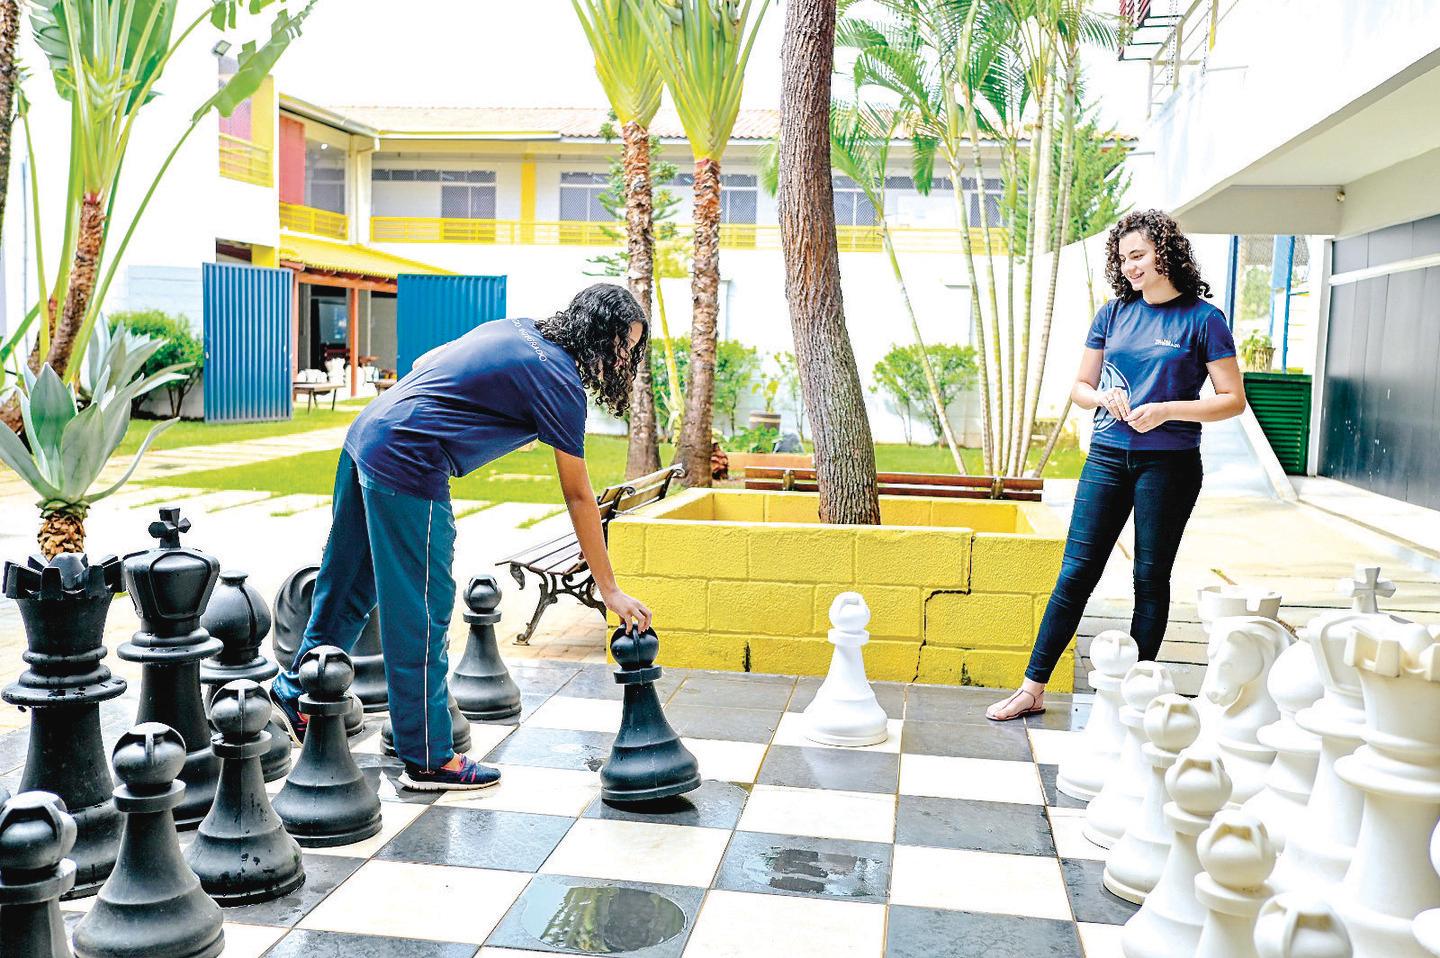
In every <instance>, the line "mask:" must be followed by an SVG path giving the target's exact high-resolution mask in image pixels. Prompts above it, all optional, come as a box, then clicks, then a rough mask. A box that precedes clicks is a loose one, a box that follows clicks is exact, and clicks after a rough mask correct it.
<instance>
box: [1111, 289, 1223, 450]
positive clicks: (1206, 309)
mask: <svg viewBox="0 0 1440 958" xmlns="http://www.w3.org/2000/svg"><path fill="white" fill-rule="evenodd" d="M1085 345H1086V346H1087V347H1089V348H1090V349H1101V350H1104V351H1105V364H1104V366H1102V367H1101V371H1100V385H1099V386H1098V387H1097V388H1098V389H1099V390H1100V391H1101V392H1104V391H1105V390H1107V389H1112V388H1114V387H1116V386H1119V387H1120V388H1121V389H1123V390H1125V391H1126V393H1128V394H1129V397H1130V408H1131V409H1134V408H1135V407H1136V406H1140V405H1143V404H1144V403H1152V402H1171V401H1181V400H1192V399H1199V398H1200V387H1201V385H1203V384H1204V382H1205V378H1206V377H1207V376H1208V375H1209V370H1208V369H1206V366H1205V364H1206V363H1210V362H1214V361H1215V360H1217V359H1224V358H1226V357H1227V356H1234V355H1235V338H1234V337H1233V336H1232V335H1231V334H1230V327H1228V326H1227V325H1226V324H1225V314H1224V313H1222V312H1220V310H1219V309H1218V308H1216V307H1215V306H1212V305H1211V304H1209V303H1207V302H1205V301H1204V300H1203V299H1201V298H1200V297H1198V296H1195V295H1193V294H1190V293H1182V294H1180V295H1179V296H1177V297H1176V298H1175V299H1172V300H1169V301H1167V302H1164V303H1160V304H1159V305H1157V306H1152V305H1151V304H1149V303H1147V302H1145V298H1144V297H1143V296H1136V297H1135V298H1134V299H1132V300H1129V301H1126V300H1122V299H1112V300H1110V302H1108V303H1106V304H1105V305H1104V306H1102V307H1100V312H1098V313H1096V314H1095V321H1094V322H1093V323H1091V324H1090V335H1089V336H1087V337H1086V338H1085ZM1091 442H1096V443H1100V444H1101V445H1104V446H1118V447H1120V448H1121V449H1194V448H1195V447H1196V446H1199V445H1200V424H1199V423H1198V422H1177V421H1174V420H1172V421H1170V422H1167V423H1165V424H1164V425H1161V426H1157V427H1156V428H1154V429H1152V430H1150V431H1149V432H1145V433H1141V432H1136V431H1135V430H1134V429H1133V428H1132V427H1131V426H1130V425H1128V424H1127V423H1124V422H1121V421H1120V420H1118V419H1116V418H1115V417H1114V416H1112V415H1110V412H1109V411H1108V410H1107V409H1106V408H1105V407H1104V406H1099V407H1097V408H1096V409H1095V433H1094V435H1093V437H1092V438H1091Z"/></svg>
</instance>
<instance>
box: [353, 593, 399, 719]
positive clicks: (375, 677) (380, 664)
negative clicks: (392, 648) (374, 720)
mask: <svg viewBox="0 0 1440 958" xmlns="http://www.w3.org/2000/svg"><path fill="white" fill-rule="evenodd" d="M350 661H351V662H352V663H353V664H354V666H355V682H354V684H352V685H351V686H350V694H351V695H353V696H355V697H356V698H357V699H359V700H360V708H361V711H363V712H365V713H366V714H369V713H371V712H383V711H385V710H386V709H388V708H389V707H390V690H389V687H388V686H387V685H386V684H385V655H384V650H383V648H382V647H381V645H380V610H379V609H371V610H370V615H369V617H368V618H366V620H365V626H364V628H362V629H361V630H360V638H359V639H357V640H356V642H355V649H354V651H353V652H351V653H350Z"/></svg>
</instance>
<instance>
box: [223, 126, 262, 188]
mask: <svg viewBox="0 0 1440 958" xmlns="http://www.w3.org/2000/svg"><path fill="white" fill-rule="evenodd" d="M220 175H221V176H225V177H229V178H230V179H232V180H239V181H240V182H242V183H253V184H255V185H256V186H269V185H270V182H271V178H270V151H269V150H268V149H266V148H265V147H263V146H260V145H259V144H258V143H251V142H250V141H249V140H242V139H240V137H238V136H231V135H230V134H228V133H221V134H220Z"/></svg>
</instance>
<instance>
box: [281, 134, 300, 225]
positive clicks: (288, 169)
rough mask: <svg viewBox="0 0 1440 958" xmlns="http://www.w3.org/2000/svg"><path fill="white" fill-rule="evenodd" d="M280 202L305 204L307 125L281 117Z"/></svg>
mask: <svg viewBox="0 0 1440 958" xmlns="http://www.w3.org/2000/svg"><path fill="white" fill-rule="evenodd" d="M280 202H282V203H294V204H296V205H300V206H303V205H304V204H305V124H304V123H301V122H300V121H299V120H296V119H294V118H292V117H288V116H281V117H280Z"/></svg>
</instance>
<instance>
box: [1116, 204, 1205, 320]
mask: <svg viewBox="0 0 1440 958" xmlns="http://www.w3.org/2000/svg"><path fill="white" fill-rule="evenodd" d="M1127 233H1140V234H1141V235H1142V236H1144V237H1145V238H1146V239H1148V240H1149V241H1150V242H1151V243H1153V244H1154V245H1155V266H1156V269H1158V270H1159V272H1160V273H1161V274H1162V275H1163V276H1166V277H1168V278H1169V280H1170V282H1171V283H1172V284H1173V285H1174V286H1175V288H1176V289H1177V290H1179V291H1180V292H1181V293H1190V294H1191V295H1194V296H1204V297H1205V298H1207V299H1208V298H1210V297H1211V296H1212V295H1214V294H1213V293H1211V292H1210V284H1209V283H1207V282H1205V280H1203V279H1201V278H1200V267H1199V266H1197V265H1196V264H1195V253H1194V251H1193V250H1191V249H1190V241H1189V240H1188V239H1186V238H1185V234H1184V233H1182V232H1180V227H1179V226H1178V225H1177V224H1176V223H1175V221H1174V220H1172V219H1171V218H1170V217H1169V215H1168V214H1166V213H1164V212H1162V211H1160V210H1137V211H1135V212H1133V213H1126V214H1125V215H1124V216H1122V217H1120V222H1118V223H1116V224H1115V225H1114V226H1112V227H1111V228H1110V235H1109V236H1108V237H1106V239H1105V279H1106V280H1107V281H1108V282H1109V283H1110V288H1111V289H1113V290H1115V295H1116V297H1117V298H1119V299H1122V300H1124V301H1126V302H1129V301H1130V300H1132V299H1134V298H1135V297H1137V296H1139V295H1140V292H1139V290H1136V289H1134V288H1133V287H1132V286H1131V285H1130V281H1129V280H1127V279H1126V278H1125V275H1124V274H1123V273H1122V272H1121V271H1120V265H1121V264H1120V238H1121V237H1122V236H1125V235H1126V234H1127Z"/></svg>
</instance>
